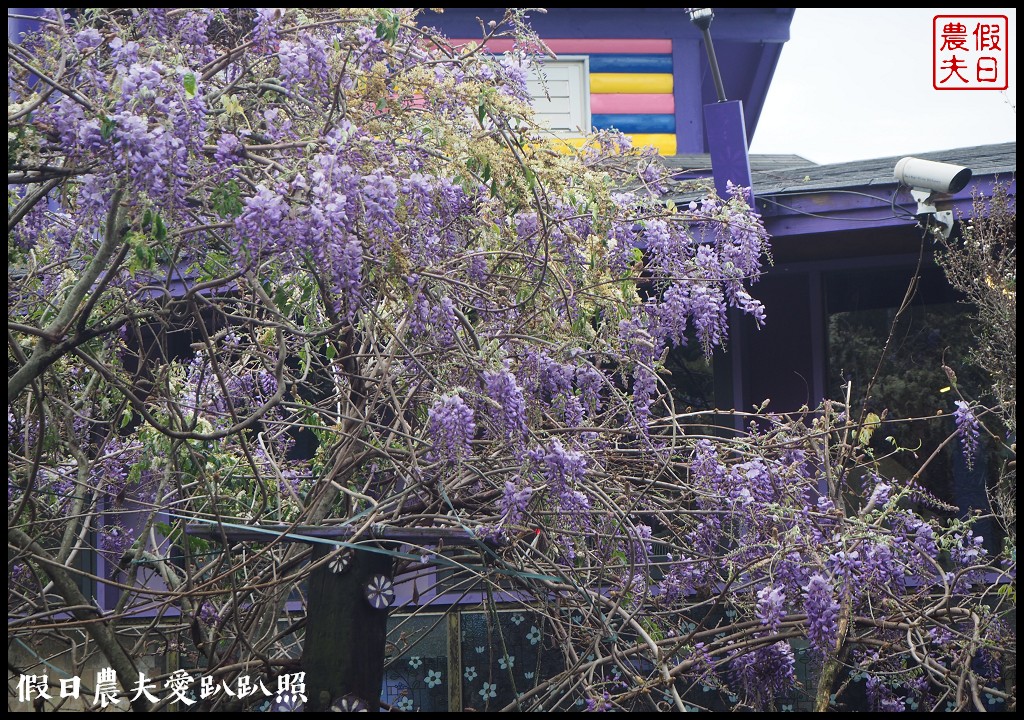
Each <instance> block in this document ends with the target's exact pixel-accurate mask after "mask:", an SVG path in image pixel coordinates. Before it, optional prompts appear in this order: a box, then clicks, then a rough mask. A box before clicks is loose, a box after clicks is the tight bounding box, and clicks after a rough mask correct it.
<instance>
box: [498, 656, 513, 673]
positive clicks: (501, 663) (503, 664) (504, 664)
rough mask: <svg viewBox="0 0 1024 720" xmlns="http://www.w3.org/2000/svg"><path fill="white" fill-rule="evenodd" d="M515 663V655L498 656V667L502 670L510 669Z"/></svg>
mask: <svg viewBox="0 0 1024 720" xmlns="http://www.w3.org/2000/svg"><path fill="white" fill-rule="evenodd" d="M515 664H516V656H515V655H506V656H505V657H500V658H498V667H500V668H501V669H502V670H510V669H511V668H512V666H513V665H515Z"/></svg>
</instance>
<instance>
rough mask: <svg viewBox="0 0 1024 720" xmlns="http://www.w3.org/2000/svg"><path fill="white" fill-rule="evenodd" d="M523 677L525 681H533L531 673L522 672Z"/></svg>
mask: <svg viewBox="0 0 1024 720" xmlns="http://www.w3.org/2000/svg"><path fill="white" fill-rule="evenodd" d="M523 677H524V678H526V679H527V680H533V672H532V671H527V672H524V673H523Z"/></svg>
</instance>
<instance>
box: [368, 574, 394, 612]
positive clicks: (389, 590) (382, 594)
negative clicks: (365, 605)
mask: <svg viewBox="0 0 1024 720" xmlns="http://www.w3.org/2000/svg"><path fill="white" fill-rule="evenodd" d="M366 600H367V602H369V603H370V605H371V606H373V607H375V608H377V609H378V610H384V609H385V608H387V607H390V606H391V604H392V603H393V602H394V601H395V588H394V583H392V582H391V580H389V579H388V576H387V575H374V576H373V579H372V580H370V582H368V583H367V584H366Z"/></svg>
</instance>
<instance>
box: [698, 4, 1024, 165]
mask: <svg viewBox="0 0 1024 720" xmlns="http://www.w3.org/2000/svg"><path fill="white" fill-rule="evenodd" d="M958 14H959V15H966V14H971V15H1006V16H1007V17H1008V18H1009V42H1008V44H1007V45H1008V48H1009V52H1010V62H1009V84H1010V86H1009V89H1008V90H1007V91H1005V92H1000V91H993V90H986V91H966V90H957V91H947V90H935V89H933V88H932V18H933V17H934V16H935V15H958ZM711 30H712V35H713V34H714V26H713V25H712V28H711ZM1016 50H1017V13H1016V10H1014V9H1013V8H971V9H968V8H966V7H960V8H951V9H948V8H947V9H942V8H939V9H926V10H925V9H908V8H895V9H873V8H857V9H852V8H837V9H827V8H797V10H796V14H795V15H794V17H793V24H792V27H791V33H790V40H789V42H787V43H786V44H785V45H784V46H783V48H782V55H781V57H780V59H779V64H778V67H777V68H776V71H775V76H774V78H773V79H772V84H771V87H770V89H769V91H768V97H767V100H766V101H765V106H764V110H763V112H762V113H761V119H760V121H759V122H758V125H757V130H756V132H755V134H754V141H753V143H752V144H751V148H750V151H751V152H752V153H793V154H796V155H802V156H803V157H805V158H807V159H808V160H812V161H813V162H816V163H833V162H846V161H849V160H862V159H867V158H876V157H886V156H890V155H912V154H914V153H916V152H925V151H929V150H948V149H951V148H959V147H970V146H973V145H985V144H988V143H1001V142H1010V141H1015V140H1016V139H1017V115H1016V109H1015V108H1016V104H1017V59H1016V57H1017V56H1016Z"/></svg>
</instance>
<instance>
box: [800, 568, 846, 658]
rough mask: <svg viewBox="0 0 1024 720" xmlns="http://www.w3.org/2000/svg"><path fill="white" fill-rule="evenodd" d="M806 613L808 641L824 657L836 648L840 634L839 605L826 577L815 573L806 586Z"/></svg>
mask: <svg viewBox="0 0 1024 720" xmlns="http://www.w3.org/2000/svg"><path fill="white" fill-rule="evenodd" d="M804 612H806V613H807V640H808V641H809V642H810V644H811V647H812V648H814V649H815V650H816V651H817V652H818V653H820V654H822V655H826V654H828V652H829V651H831V650H832V649H833V648H834V647H835V639H836V633H837V632H838V619H839V603H838V602H836V600H835V591H834V589H833V588H832V583H830V582H829V581H828V580H827V579H826V578H825V576H823V575H821V574H820V573H815V574H814V575H812V576H811V579H810V580H809V581H808V583H807V585H806V586H804Z"/></svg>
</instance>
